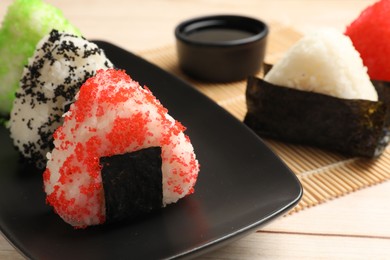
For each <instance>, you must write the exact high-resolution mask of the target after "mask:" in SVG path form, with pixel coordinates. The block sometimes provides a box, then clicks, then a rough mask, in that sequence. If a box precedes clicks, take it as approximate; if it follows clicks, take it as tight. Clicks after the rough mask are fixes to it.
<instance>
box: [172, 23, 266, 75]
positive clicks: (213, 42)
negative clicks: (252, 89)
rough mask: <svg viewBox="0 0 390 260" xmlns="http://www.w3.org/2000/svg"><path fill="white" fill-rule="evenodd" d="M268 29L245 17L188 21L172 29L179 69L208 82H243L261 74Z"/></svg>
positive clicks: (264, 25)
mask: <svg viewBox="0 0 390 260" xmlns="http://www.w3.org/2000/svg"><path fill="white" fill-rule="evenodd" d="M267 35H268V26H267V24H265V23H264V22H262V21H260V20H257V19H253V18H250V17H245V16H237V15H215V16H204V17H199V18H194V19H190V20H187V21H184V22H182V23H180V24H179V25H178V26H177V27H176V29H175V37H176V48H177V54H178V59H179V66H180V68H181V69H182V70H183V71H184V72H185V73H186V74H187V75H189V76H191V77H193V78H195V79H198V80H202V81H209V82H229V81H237V80H242V79H245V78H246V77H247V76H250V75H254V74H256V73H257V72H259V71H260V69H261V65H262V63H263V60H264V55H265V49H266V42H267Z"/></svg>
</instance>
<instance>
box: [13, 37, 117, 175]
mask: <svg viewBox="0 0 390 260" xmlns="http://www.w3.org/2000/svg"><path fill="white" fill-rule="evenodd" d="M112 66H113V65H112V64H111V62H110V61H109V60H108V59H107V58H106V56H105V55H104V52H103V50H101V49H100V48H99V47H98V46H97V45H96V44H94V43H92V42H89V41H87V40H86V39H84V38H82V37H79V36H75V35H72V34H67V33H59V32H58V31H56V30H53V31H52V32H51V33H50V34H49V35H47V36H45V37H44V38H43V39H42V40H41V41H40V42H39V43H38V45H37V47H36V50H35V53H34V55H33V57H31V58H30V59H29V64H28V66H26V67H25V69H24V71H23V77H22V79H21V81H20V88H19V89H18V91H17V92H16V98H15V100H14V103H13V108H12V111H11V115H10V121H9V129H10V132H11V137H12V139H13V140H14V145H15V146H16V147H17V148H18V150H19V151H20V152H21V153H22V154H23V156H24V157H26V158H27V159H28V160H30V161H31V162H33V163H35V164H36V165H37V166H38V167H39V168H44V167H45V166H46V154H47V152H49V151H50V150H51V149H52V147H53V144H52V140H53V138H52V135H53V132H54V131H55V129H56V128H57V127H58V126H60V125H61V123H62V121H63V120H62V115H63V113H64V112H65V110H66V108H67V106H68V105H69V104H70V103H71V102H73V101H74V97H75V95H76V93H77V92H78V90H79V88H80V86H81V85H82V84H83V83H84V82H85V81H86V80H87V79H88V78H90V77H91V76H93V75H94V74H95V73H96V71H97V70H98V69H102V68H111V67H112Z"/></svg>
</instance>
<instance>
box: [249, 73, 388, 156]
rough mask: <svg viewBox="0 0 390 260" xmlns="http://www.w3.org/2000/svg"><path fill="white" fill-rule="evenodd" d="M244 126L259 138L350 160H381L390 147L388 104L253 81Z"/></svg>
mask: <svg viewBox="0 0 390 260" xmlns="http://www.w3.org/2000/svg"><path fill="white" fill-rule="evenodd" d="M246 100H247V109H248V112H247V114H246V116H245V119H244V123H245V124H246V125H248V126H249V127H250V128H252V129H253V130H254V131H255V132H256V133H257V134H258V135H259V136H262V137H269V138H274V139H278V140H282V141H287V142H291V143H297V144H303V145H312V146H317V147H320V148H324V149H328V150H332V151H337V152H340V153H342V154H345V155H350V156H363V157H374V156H378V155H380V154H381V153H382V152H383V150H384V149H385V148H386V145H387V143H388V142H389V137H390V133H389V130H388V128H387V127H386V125H387V123H386V119H387V118H388V109H387V106H386V105H385V103H384V102H382V101H378V102H373V101H368V100H351V99H340V98H335V97H332V96H328V95H323V94H318V93H313V92H307V91H301V90H296V89H292V88H287V87H282V86H277V85H273V84H271V83H268V82H266V81H264V80H262V79H259V78H255V77H250V78H249V79H248V83H247V90H246Z"/></svg>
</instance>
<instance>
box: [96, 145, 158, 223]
mask: <svg viewBox="0 0 390 260" xmlns="http://www.w3.org/2000/svg"><path fill="white" fill-rule="evenodd" d="M100 165H101V166H102V169H101V176H102V182H103V189H104V197H105V204H106V223H109V222H115V221H119V220H123V219H135V218H137V217H140V216H142V215H144V214H147V213H149V212H151V211H153V210H155V209H159V208H161V207H162V206H163V190H162V189H163V188H162V170H161V165H162V159H161V147H151V148H145V149H142V150H139V151H135V152H132V153H125V154H120V155H113V156H108V157H101V158H100Z"/></svg>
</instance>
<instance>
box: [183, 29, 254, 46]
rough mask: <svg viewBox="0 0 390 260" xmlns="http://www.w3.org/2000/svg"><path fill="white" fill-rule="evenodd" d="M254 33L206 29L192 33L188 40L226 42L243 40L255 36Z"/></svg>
mask: <svg viewBox="0 0 390 260" xmlns="http://www.w3.org/2000/svg"><path fill="white" fill-rule="evenodd" d="M253 35H254V33H252V32H248V31H244V30H238V29H232V28H206V29H202V30H197V31H192V32H190V33H189V34H188V35H187V38H188V39H189V40H192V41H197V42H204V43H209V42H226V41H235V40H241V39H245V38H248V37H251V36H253Z"/></svg>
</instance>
